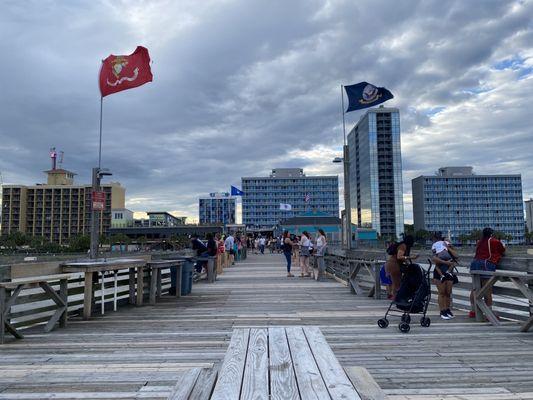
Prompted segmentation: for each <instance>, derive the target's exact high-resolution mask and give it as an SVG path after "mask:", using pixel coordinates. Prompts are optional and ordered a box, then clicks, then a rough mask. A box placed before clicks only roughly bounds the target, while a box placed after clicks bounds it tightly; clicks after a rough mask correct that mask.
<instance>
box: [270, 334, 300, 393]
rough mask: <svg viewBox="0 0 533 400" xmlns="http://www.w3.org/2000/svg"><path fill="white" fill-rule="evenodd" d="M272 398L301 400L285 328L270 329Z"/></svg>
mask: <svg viewBox="0 0 533 400" xmlns="http://www.w3.org/2000/svg"><path fill="white" fill-rule="evenodd" d="M268 343H269V345H268V348H269V368H270V398H271V399H272V400H299V399H300V395H299V394H298V386H297V384H296V378H295V376H294V367H293V365H292V359H291V353H290V350H289V343H288V342H287V335H286V334H285V329H284V328H279V327H278V328H268Z"/></svg>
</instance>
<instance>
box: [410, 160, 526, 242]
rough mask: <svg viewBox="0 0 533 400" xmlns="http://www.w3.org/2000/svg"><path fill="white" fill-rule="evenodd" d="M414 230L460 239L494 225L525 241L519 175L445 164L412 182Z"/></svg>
mask: <svg viewBox="0 0 533 400" xmlns="http://www.w3.org/2000/svg"><path fill="white" fill-rule="evenodd" d="M411 183H412V187H413V219H414V225H415V226H414V228H415V230H421V229H425V230H427V231H430V232H435V231H440V232H442V233H443V234H444V235H446V236H450V237H449V239H450V240H452V241H455V242H456V241H458V240H459V236H461V235H468V234H469V233H471V232H472V231H473V230H482V229H483V228H485V227H491V228H492V229H494V230H495V231H500V232H504V233H506V234H508V235H511V236H512V237H513V239H512V240H511V243H523V242H524V228H525V224H524V203H523V195H522V178H521V176H520V175H475V174H474V173H473V168H472V167H443V168H439V171H438V173H437V175H423V176H419V177H418V178H415V179H413V180H412V181H411Z"/></svg>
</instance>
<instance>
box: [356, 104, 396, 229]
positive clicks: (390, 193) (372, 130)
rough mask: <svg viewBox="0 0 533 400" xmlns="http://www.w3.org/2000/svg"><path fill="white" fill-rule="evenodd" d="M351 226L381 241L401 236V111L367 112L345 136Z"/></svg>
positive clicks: (381, 109)
mask: <svg viewBox="0 0 533 400" xmlns="http://www.w3.org/2000/svg"><path fill="white" fill-rule="evenodd" d="M348 149H349V157H350V165H349V182H350V203H351V214H352V224H355V225H357V226H358V227H360V228H371V229H374V230H376V231H377V233H378V235H380V236H381V237H383V238H389V239H397V238H399V237H400V235H401V234H402V233H403V230H404V227H403V224H404V215H403V189H402V156H401V148H400V112H399V110H398V109H397V108H385V107H379V108H371V109H369V110H368V111H367V112H366V113H365V114H364V115H363V116H362V117H361V119H360V120H359V122H358V123H357V124H356V125H355V127H354V128H353V129H352V130H351V131H350V133H349V134H348Z"/></svg>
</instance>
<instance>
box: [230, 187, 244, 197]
mask: <svg viewBox="0 0 533 400" xmlns="http://www.w3.org/2000/svg"><path fill="white" fill-rule="evenodd" d="M243 194H244V192H243V191H242V190H240V189H237V188H236V187H235V186H232V187H231V195H232V196H242V195H243Z"/></svg>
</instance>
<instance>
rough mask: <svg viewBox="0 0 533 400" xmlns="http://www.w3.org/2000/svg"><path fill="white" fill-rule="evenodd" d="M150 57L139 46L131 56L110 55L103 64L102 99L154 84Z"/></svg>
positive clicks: (146, 51) (101, 73)
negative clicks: (147, 84) (146, 84)
mask: <svg viewBox="0 0 533 400" xmlns="http://www.w3.org/2000/svg"><path fill="white" fill-rule="evenodd" d="M152 78H153V77H152V71H151V70H150V55H149V54H148V49H147V48H146V47H142V46H138V47H137V48H136V49H135V51H134V52H133V53H131V54H130V55H129V56H115V55H110V56H109V57H107V58H106V59H105V60H104V61H103V62H102V69H101V70H100V93H101V94H102V97H105V96H107V95H108V94H113V93H117V92H120V91H122V90H126V89H132V88H135V87H137V86H141V85H144V84H145V83H146V82H152Z"/></svg>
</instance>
